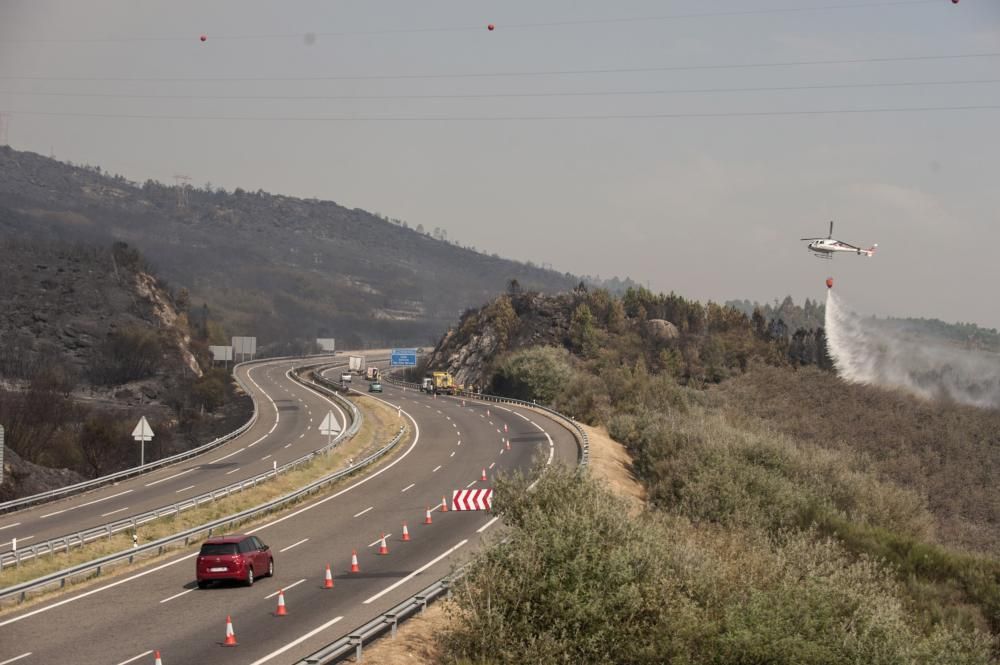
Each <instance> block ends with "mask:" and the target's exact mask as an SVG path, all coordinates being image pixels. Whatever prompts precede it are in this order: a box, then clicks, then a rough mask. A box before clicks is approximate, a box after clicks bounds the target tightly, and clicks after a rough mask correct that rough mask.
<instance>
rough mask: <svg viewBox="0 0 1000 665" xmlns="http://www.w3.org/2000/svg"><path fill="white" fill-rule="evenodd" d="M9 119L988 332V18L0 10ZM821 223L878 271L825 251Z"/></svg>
mask: <svg viewBox="0 0 1000 665" xmlns="http://www.w3.org/2000/svg"><path fill="white" fill-rule="evenodd" d="M489 23H493V24H495V26H496V29H495V30H494V31H492V32H491V31H488V30H487V28H486V26H487V24H489ZM202 34H205V35H207V37H208V39H207V40H206V41H205V42H201V41H200V40H199V36H200V35H202ZM942 56H948V57H942ZM955 56H976V57H955ZM817 61H822V63H823V64H817ZM758 65H760V66H758ZM18 77H20V78H18ZM60 77H62V78H60ZM29 93H30V94H29ZM40 93H46V94H40ZM52 93H58V94H52ZM70 93H72V94H70ZM969 107H979V108H975V109H970V108H969ZM928 108H933V109H937V110H930V111H928V110H921V109H928ZM864 109H869V110H871V109H881V110H882V112H877V113H821V114H816V113H811V112H816V111H822V112H829V111H859V110H864ZM806 112H809V113H806ZM0 113H3V114H5V117H6V119H7V121H8V135H9V142H10V144H11V145H12V146H14V147H15V148H18V149H22V150H33V151H36V152H40V153H42V154H49V153H54V154H55V155H56V157H57V158H59V159H63V160H70V161H73V162H77V163H79V162H86V163H90V164H95V165H100V166H102V167H103V168H105V169H107V170H110V171H112V172H119V173H122V174H123V175H125V176H127V177H129V178H131V179H133V180H138V181H142V180H144V179H146V178H155V179H157V180H161V181H163V182H171V183H172V182H173V175H174V174H186V175H189V176H191V177H192V178H193V182H194V183H195V184H198V185H202V184H204V183H205V182H209V181H210V182H211V183H213V185H216V186H224V187H226V188H227V189H230V190H231V189H233V188H235V187H243V188H244V189H250V190H256V189H258V188H262V189H265V190H268V191H271V192H276V193H284V194H289V195H296V196H306V197H319V198H324V199H332V200H334V201H337V202H338V203H340V204H342V205H345V206H348V207H359V208H364V209H367V210H371V211H377V212H380V213H382V214H387V215H390V216H392V217H398V218H401V219H404V220H406V221H408V222H409V224H410V225H411V226H416V225H417V224H423V225H424V227H425V228H428V229H432V228H434V227H436V226H439V227H442V228H444V229H446V230H447V232H448V236H449V238H451V239H454V240H458V241H459V242H460V243H461V244H463V245H474V246H475V247H477V248H479V249H482V250H486V251H488V252H497V253H499V254H501V255H503V256H507V257H511V258H517V259H522V260H525V259H528V260H532V261H534V262H536V263H547V264H552V266H553V267H555V268H556V269H558V270H562V271H570V272H573V273H578V274H580V273H589V274H599V275H601V276H603V277H610V276H612V275H619V276H625V275H628V276H631V277H632V278H634V279H636V280H639V281H641V282H643V283H645V282H647V281H648V283H649V285H650V286H651V287H652V288H653V289H656V290H665V291H669V290H674V291H676V292H678V293H680V294H681V295H684V296H688V297H693V298H698V299H702V300H706V299H713V300H717V301H723V300H727V299H732V298H740V299H742V298H748V299H751V300H760V301H768V300H772V299H774V298H780V297H783V296H784V295H786V294H791V295H792V296H793V297H794V298H795V299H796V301H798V302H801V300H802V299H803V298H805V297H807V296H809V297H814V298H821V297H823V291H824V289H825V287H824V285H823V280H824V279H825V278H826V277H827V276H828V275H833V276H834V277H835V278H836V279H837V286H836V288H837V289H838V292H839V293H840V295H841V296H842V298H843V299H844V301H845V302H846V303H848V304H850V305H851V306H853V307H854V308H856V309H858V310H859V311H861V312H864V313H871V314H880V315H882V314H890V315H898V316H925V317H938V318H942V319H945V320H948V321H974V322H977V323H980V324H982V325H986V326H988V327H1000V298H998V296H997V287H998V284H1000V185H998V182H1000V1H998V0H961V2H960V4H958V5H955V4H953V3H952V2H951V0H897V1H889V0H885V1H880V0H689V1H688V2H676V1H670V0H659V1H656V2H653V1H639V0H621V1H619V2H613V3H612V2H607V1H601V2H598V1H596V0H546V1H544V2H542V1H539V0H533V1H527V0H505V2H502V3H500V2H491V3H487V2H478V1H476V0H422V1H420V2H414V1H413V0H407V1H406V2H380V1H377V0H343V1H333V0H323V1H321V2H320V1H305V0H302V1H297V2H281V3H279V2H259V1H250V0H226V1H221V0H220V1H213V2H204V1H200V2H192V1H186V0H171V1H170V2H167V1H166V0H164V1H161V2H152V1H142V2H138V1H136V0H119V1H117V2H110V1H107V0H100V1H99V0H88V1H87V2H79V1H77V0H62V1H55V0H50V1H44V0H0ZM141 116H147V117H141ZM149 116H152V117H149ZM831 219H833V220H836V228H835V234H834V236H835V237H838V238H840V239H842V240H845V241H847V242H852V243H857V244H863V245H864V246H868V245H870V244H871V243H875V242H877V243H879V251H878V253H877V254H876V256H875V258H872V259H866V258H863V257H858V256H851V255H847V256H838V257H837V258H836V259H835V260H834V261H833V262H832V263H831V262H826V261H822V260H819V259H815V258H813V257H812V256H810V255H809V254H808V253H807V252H806V250H805V249H804V244H805V243H800V242H799V241H798V239H799V238H800V237H804V236H816V235H825V234H826V230H827V224H828V220H831Z"/></svg>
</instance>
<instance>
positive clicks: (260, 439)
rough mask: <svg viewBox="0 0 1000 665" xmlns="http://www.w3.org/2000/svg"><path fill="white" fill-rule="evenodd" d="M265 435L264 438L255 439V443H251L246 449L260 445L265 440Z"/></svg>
mask: <svg viewBox="0 0 1000 665" xmlns="http://www.w3.org/2000/svg"><path fill="white" fill-rule="evenodd" d="M267 434H270V432H268V433H267ZM267 434H265V435H264V436H262V437H260V438H259V439H257V440H256V441H254V442H253V443H251V444H250V445H249V446H247V448H253V447H254V446H256V445H257V444H258V443H260V442H261V441H263V440H264V439H266V438H267Z"/></svg>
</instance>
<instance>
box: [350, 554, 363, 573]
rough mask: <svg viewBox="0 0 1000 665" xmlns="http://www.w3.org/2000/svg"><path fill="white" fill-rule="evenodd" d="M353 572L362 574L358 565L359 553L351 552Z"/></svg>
mask: <svg viewBox="0 0 1000 665" xmlns="http://www.w3.org/2000/svg"><path fill="white" fill-rule="evenodd" d="M351 572H352V573H360V572H361V566H359V565H358V551H357V550H351Z"/></svg>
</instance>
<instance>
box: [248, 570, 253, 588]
mask: <svg viewBox="0 0 1000 665" xmlns="http://www.w3.org/2000/svg"><path fill="white" fill-rule="evenodd" d="M247 586H253V568H247Z"/></svg>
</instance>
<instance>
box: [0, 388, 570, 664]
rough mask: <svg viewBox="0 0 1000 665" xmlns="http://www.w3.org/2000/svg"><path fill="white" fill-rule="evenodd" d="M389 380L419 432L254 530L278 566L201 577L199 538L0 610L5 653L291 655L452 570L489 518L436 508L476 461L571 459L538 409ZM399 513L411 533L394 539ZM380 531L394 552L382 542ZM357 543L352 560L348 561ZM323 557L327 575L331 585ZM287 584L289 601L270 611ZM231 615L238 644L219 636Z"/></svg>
mask: <svg viewBox="0 0 1000 665" xmlns="http://www.w3.org/2000/svg"><path fill="white" fill-rule="evenodd" d="M383 385H385V390H386V392H385V394H384V395H383V396H382V399H384V400H385V401H387V402H389V403H390V404H392V405H393V406H397V405H398V406H399V407H401V410H402V415H403V416H404V417H407V418H411V419H412V422H413V425H414V430H415V433H416V437H415V440H413V441H412V443H407V444H406V445H405V448H404V449H403V450H402V451H401V452H400V454H399V455H398V456H397V457H396V458H395V459H394V460H393V462H392V463H391V464H389V465H387V466H384V467H382V468H381V469H379V470H377V471H375V472H373V473H372V474H370V475H367V476H365V477H363V478H359V479H356V480H353V481H352V482H351V483H350V484H349V485H347V486H345V487H343V488H342V489H339V490H338V491H336V492H335V493H333V494H330V495H328V496H326V497H323V498H319V499H316V500H314V501H311V502H309V503H307V504H305V505H303V506H301V507H299V508H297V509H295V510H294V511H293V512H291V513H289V514H287V515H285V516H283V517H280V518H276V519H274V520H272V521H269V522H267V523H266V524H263V525H261V526H258V527H257V528H255V529H252V530H249V532H251V533H254V534H256V535H257V536H258V537H259V538H261V539H262V540H263V541H264V542H265V543H267V544H268V545H270V547H271V550H272V551H273V553H274V557H275V564H276V574H275V577H274V578H264V579H260V580H259V581H258V582H257V583H256V584H255V585H254V586H253V587H242V586H237V585H225V586H213V587H210V588H208V589H204V590H202V589H198V588H197V585H196V584H195V579H194V558H195V556H196V555H197V549H195V548H193V549H191V550H189V551H186V552H184V553H181V554H177V555H175V556H173V557H171V558H169V559H167V560H166V561H165V562H163V563H160V564H157V565H155V566H150V567H148V568H146V569H144V570H141V571H138V572H135V573H131V574H127V575H124V576H122V577H121V578H119V579H115V580H109V581H108V582H106V583H101V584H99V585H96V586H94V587H92V588H90V589H87V590H84V591H76V592H71V593H68V594H66V595H65V596H62V597H59V598H55V599H53V600H50V601H46V602H44V603H41V604H39V605H36V606H33V607H30V608H26V609H25V610H23V611H20V612H17V613H13V614H7V615H4V616H3V617H0V665H7V664H8V663H14V662H16V663H19V664H21V665H29V664H35V663H54V662H72V663H76V664H80V665H88V664H98V663H99V664H110V665H124V664H125V663H152V662H153V655H152V654H153V650H159V651H160V652H161V654H162V657H163V663H164V665H171V664H174V663H242V664H246V663H252V664H254V665H256V664H260V663H290V662H295V661H296V660H299V659H301V658H303V657H305V656H306V655H308V654H310V653H312V652H314V651H316V650H317V649H319V648H321V647H322V646H324V645H325V644H327V643H329V642H331V641H333V640H335V639H337V638H339V637H341V636H343V635H346V634H347V633H348V632H350V631H351V630H353V629H354V628H356V627H357V626H359V625H361V624H363V623H365V622H366V621H368V620H370V619H371V618H373V617H374V616H376V615H378V614H379V613H381V612H384V611H386V610H388V609H389V608H391V607H392V606H394V605H396V604H398V603H399V602H401V601H402V600H404V599H405V598H407V597H409V596H411V595H413V594H414V593H416V592H417V591H419V590H420V589H422V588H424V587H425V586H427V585H428V584H430V583H431V582H432V581H434V580H436V579H439V578H440V577H442V576H443V575H445V574H447V573H448V572H449V570H450V569H451V568H452V567H453V566H454V565H456V564H457V563H459V562H461V561H463V560H466V559H467V558H468V556H469V555H470V554H471V553H472V552H473V551H474V550H475V548H476V547H477V546H478V545H479V543H480V542H481V540H482V539H483V538H484V537H488V536H489V534H490V533H492V532H493V531H494V530H495V529H496V525H495V524H494V522H495V520H493V519H491V518H490V517H489V515H487V514H485V513H482V512H462V511H454V510H450V511H448V512H442V511H441V510H440V503H441V499H442V497H443V496H447V497H448V499H449V502H450V498H451V493H452V491H453V490H456V489H463V488H477V487H488V486H489V485H490V481H489V480H487V481H485V482H484V481H482V480H480V478H481V474H482V472H483V469H485V470H486V473H487V478H488V479H489V478H492V477H493V476H494V475H495V474H496V473H499V472H504V471H510V470H512V469H515V468H518V469H524V470H527V469H529V468H530V467H531V464H532V461H533V460H534V459H536V458H540V459H542V460H554V461H557V462H562V463H565V464H570V465H572V464H575V463H576V460H577V456H578V448H577V444H576V441H575V439H574V438H573V436H572V435H571V434H570V432H569V431H568V430H567V429H566V428H565V427H564V426H563V425H561V424H559V423H557V422H555V421H553V420H551V419H549V418H548V417H547V416H545V415H543V414H541V413H538V412H534V411H531V410H528V409H521V408H507V407H502V406H499V405H496V404H489V403H477V402H472V401H467V402H465V404H464V405H463V402H462V401H461V399H458V398H447V397H437V398H434V397H432V396H429V395H424V394H422V393H419V392H417V391H414V390H406V391H403V390H401V389H399V388H394V387H392V386H390V385H388V384H383ZM366 386H367V384H365V383H364V382H359V383H358V385H357V386H356V387H357V388H360V389H362V390H363V389H364V388H365V387H366ZM372 399H376V397H372ZM296 403H297V402H296ZM315 411H316V409H315V408H314V409H313V415H314V416H315V415H316V413H315ZM487 412H488V413H487ZM505 425H506V426H507V430H508V431H507V432H506V433H505V432H504V426H505ZM292 436H295V434H294V432H293V433H292ZM504 438H509V440H510V443H511V445H510V449H509V450H508V449H507V448H506V446H505V445H504V444H503V439H504ZM428 507H431V508H432V510H433V512H432V521H433V523H432V524H430V525H426V524H423V521H424V517H425V511H426V509H427V508H428ZM404 521H406V522H407V524H408V528H409V532H410V535H411V541H409V542H403V541H402V540H401V536H402V524H403V522H404ZM491 527H492V528H491ZM383 533H384V534H385V535H386V541H387V544H388V548H389V554H387V555H378V554H377V553H376V552H377V549H378V545H379V540H380V536H381V535H382V534H383ZM352 550H356V551H357V554H358V559H359V563H360V568H361V572H360V573H350V572H349V568H350V560H351V553H352ZM326 565H330V567H331V569H332V571H333V574H334V578H335V586H334V588H333V589H329V590H327V589H323V588H322V586H323V579H324V572H325V567H326ZM281 588H284V590H285V594H284V595H285V602H286V606H287V608H288V615H287V616H285V617H276V616H274V612H275V609H276V605H277V598H276V596H277V592H278V590H279V589H281ZM227 616H232V619H233V626H234V631H235V634H236V639H237V641H238V642H239V645H238V646H236V647H223V646H222V642H223V639H224V637H225V622H226V617H227Z"/></svg>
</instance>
